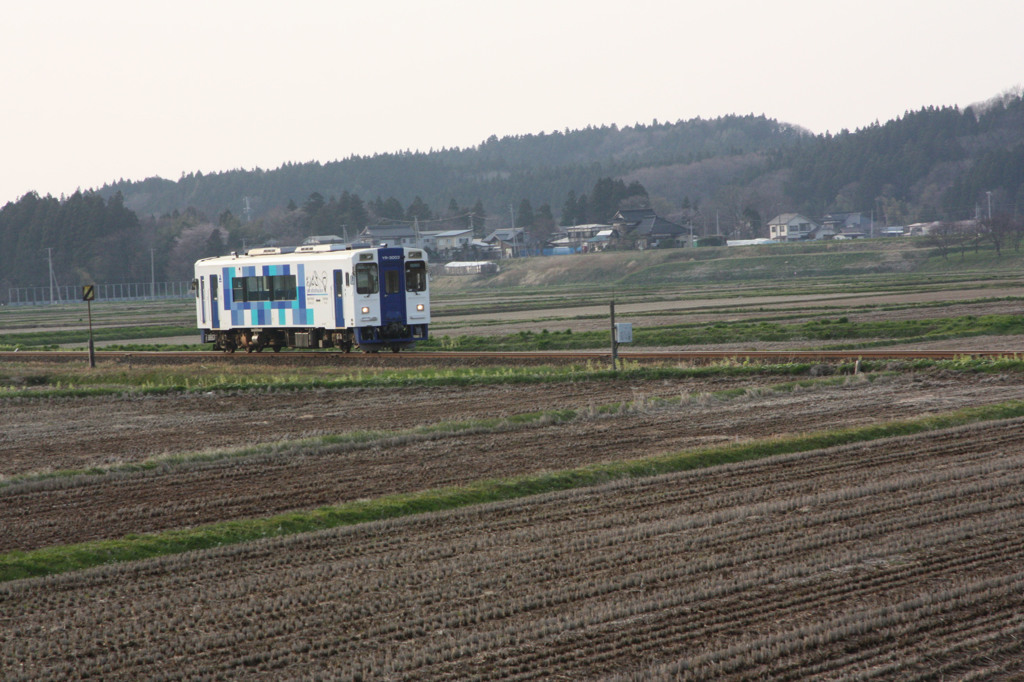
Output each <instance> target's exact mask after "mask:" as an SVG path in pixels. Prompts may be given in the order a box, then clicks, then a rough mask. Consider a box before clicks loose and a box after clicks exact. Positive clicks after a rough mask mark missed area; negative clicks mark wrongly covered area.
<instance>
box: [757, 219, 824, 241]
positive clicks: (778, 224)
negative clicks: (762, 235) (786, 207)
mask: <svg viewBox="0 0 1024 682" xmlns="http://www.w3.org/2000/svg"><path fill="white" fill-rule="evenodd" d="M820 228H821V226H820V225H819V224H818V223H816V222H814V221H813V220H811V219H810V218H808V217H807V216H804V215H800V214H799V213H782V214H780V215H777V216H775V217H774V218H772V219H771V220H770V221H769V222H768V238H769V239H774V240H775V241H779V242H796V241H801V240H804V239H813V238H814V233H815V231H817V230H820Z"/></svg>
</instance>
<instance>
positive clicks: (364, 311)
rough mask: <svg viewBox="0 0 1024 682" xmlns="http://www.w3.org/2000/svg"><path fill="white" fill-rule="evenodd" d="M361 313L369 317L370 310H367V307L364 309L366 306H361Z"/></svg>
mask: <svg viewBox="0 0 1024 682" xmlns="http://www.w3.org/2000/svg"><path fill="white" fill-rule="evenodd" d="M362 313H363V315H369V314H370V309H369V308H367V307H366V306H365V305H364V306H363V310H362Z"/></svg>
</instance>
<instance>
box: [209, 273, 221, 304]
mask: <svg viewBox="0 0 1024 682" xmlns="http://www.w3.org/2000/svg"><path fill="white" fill-rule="evenodd" d="M217 280H218V277H217V275H210V298H211V299H213V300H214V301H219V300H220V284H219V283H218V281H217Z"/></svg>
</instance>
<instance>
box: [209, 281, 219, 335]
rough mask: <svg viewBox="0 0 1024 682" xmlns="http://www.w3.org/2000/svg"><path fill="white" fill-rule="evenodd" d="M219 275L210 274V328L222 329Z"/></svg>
mask: <svg viewBox="0 0 1024 682" xmlns="http://www.w3.org/2000/svg"><path fill="white" fill-rule="evenodd" d="M218 279H219V278H218V277H217V275H210V328H211V329H220V287H219V286H218V283H217V280H218Z"/></svg>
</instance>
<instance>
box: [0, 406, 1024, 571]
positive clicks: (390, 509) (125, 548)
mask: <svg viewBox="0 0 1024 682" xmlns="http://www.w3.org/2000/svg"><path fill="white" fill-rule="evenodd" d="M1020 416H1024V401H1009V402H1005V403H999V404H995V405H988V406H983V407H973V408H965V409H962V410H956V411H954V412H950V413H946V414H942V415H934V416H928V417H922V418H920V419H911V420H898V421H890V422H885V423H882V424H877V425H873V426H865V427H858V428H852V429H843V430H837V431H828V432H821V433H812V434H806V435H800V436H794V437H791V438H779V439H773V438H769V439H763V440H757V441H752V442H748V443H739V444H735V445H728V446H721V447H714V448H700V449H695V450H686V451H683V452H679V453H675V454H671V455H661V456H656V457H645V458H641V459H635V460H627V461H620V462H610V463H604V464H594V465H590V466H586V467H581V468H578V469H569V470H565V471H557V472H551V473H541V474H533V475H525V476H517V477H513V478H506V479H497V480H485V481H478V482H475V483H470V484H467V485H463V486H455V487H449V488H443V489H437V490H426V491H421V492H416V493H409V494H398V495H387V496H384V497H380V498H376V499H372V500H355V501H352V502H347V503H344V504H341V505H337V506H333V507H324V508H321V509H317V510H314V511H305V512H293V513H288V514H281V515H278V516H272V517H269V518H263V519H245V520H238V521H227V522H223V523H216V524H210V525H206V526H200V527H197V528H192V529H187V530H173V531H166V532H162V533H154V534H145V535H130V536H127V537H124V538H121V539H117V540H99V541H93V542H85V543H80V544H75V545H63V546H53V547H46V548H43V549H38V550H33V551H28V552H24V551H15V552H9V553H7V554H3V555H0V582H4V581H9V580H17V579H21V578H30V577H36V576H44V575H53V574H57V573H64V572H68V571H76V570H82V569H85V568H89V567H93V566H99V565H103V564H110V563H117V562H125V561H136V560H139V559H146V558H151V557H158V556H166V555H170V554H177V553H181V552H187V551H190V550H202V549H209V548H213V547H220V546H224V545H231V544H236V543H241V542H249V541H253V540H258V539H261V538H267V537H277V536H283V535H290V534H294V533H306V532H311V531H317V530H323V529H327V528H334V527H338V526H345V525H354V524H360V523H366V522H369V521H376V520H381V519H390V518H397V517H402V516H409V515H413V514H421V513H425V512H436V511H442V510H446V509H455V508H459V507H465V506H468V505H475V504H483V503H487V502H496V501H500V500H509V499H514V498H520V497H527V496H530V495H538V494H541V493H548V492H554V491H560V490H569V489H573V488H583V487H588V486H594V485H600V484H603V483H607V482H609V481H613V480H617V479H623V478H631V477H632V478H636V477H645V476H656V475H659V474H665V473H671V472H677V471H685V470H690V469H698V468H702V467H709V466H715V465H719V464H725V463H729V462H741V461H746V460H754V459H760V458H764V457H770V456H773V455H779V454H784V453H794V452H806V451H810V450H816V449H820V448H827V447H834V446H837V445H845V444H849V443H858V442H866V441H871V440H877V439H880V438H888V437H893V436H902V435H910V434H917V433H923V432H926V431H933V430H937V429H944V428H950V427H954V426H962V425H965V424H971V423H977V422H983V421H990V420H998V419H1008V418H1014V417H1020Z"/></svg>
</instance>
